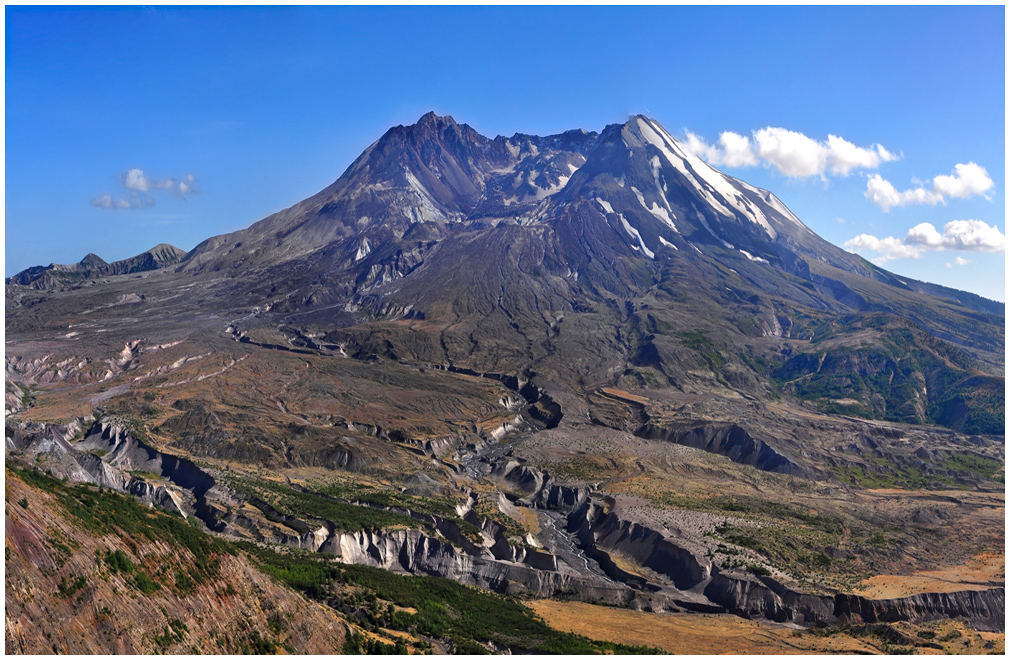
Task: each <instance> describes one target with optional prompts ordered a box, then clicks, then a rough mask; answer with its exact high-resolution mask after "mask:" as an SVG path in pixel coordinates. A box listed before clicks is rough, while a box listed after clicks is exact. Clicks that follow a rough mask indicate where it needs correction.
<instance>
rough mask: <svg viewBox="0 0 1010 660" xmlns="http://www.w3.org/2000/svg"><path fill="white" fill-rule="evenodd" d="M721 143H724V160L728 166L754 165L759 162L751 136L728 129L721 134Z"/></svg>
mask: <svg viewBox="0 0 1010 660" xmlns="http://www.w3.org/2000/svg"><path fill="white" fill-rule="evenodd" d="M719 143H720V144H721V145H722V154H723V156H722V162H723V163H724V164H725V165H727V166H728V167H753V166H754V165H757V164H758V159H757V156H756V155H754V151H753V150H752V149H751V145H750V138H748V137H747V136H746V135H739V134H737V133H733V132H732V131H726V132H724V133H723V134H722V135H720V136H719Z"/></svg>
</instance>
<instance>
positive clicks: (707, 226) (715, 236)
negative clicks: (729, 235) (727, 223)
mask: <svg viewBox="0 0 1010 660" xmlns="http://www.w3.org/2000/svg"><path fill="white" fill-rule="evenodd" d="M691 208H693V209H694V212H695V214H697V216H698V219H699V220H701V224H702V226H703V227H705V229H706V230H708V233H710V234H712V237H713V238H715V239H716V240H718V241H719V242H720V243H722V244H723V245H725V246H726V247H727V248H729V249H730V250H732V249H733V246H732V245H730V244H729V243H727V242H726V241H724V240H722V236H720V235H719V234H717V233H715V231H714V230H713V229H712V227H710V226H709V224H708V220H706V219H705V215H704V214H703V213H702V212H701V211H699V210H698V207H697V206H695V205H694V204H691ZM695 249H696V250H697V249H698V248H695ZM698 251H699V252H701V250H698Z"/></svg>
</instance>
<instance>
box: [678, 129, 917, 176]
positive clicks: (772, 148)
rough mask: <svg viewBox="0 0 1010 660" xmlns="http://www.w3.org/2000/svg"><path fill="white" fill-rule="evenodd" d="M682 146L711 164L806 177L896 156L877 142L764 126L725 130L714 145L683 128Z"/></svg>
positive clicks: (836, 172) (867, 167) (846, 172)
mask: <svg viewBox="0 0 1010 660" xmlns="http://www.w3.org/2000/svg"><path fill="white" fill-rule="evenodd" d="M684 146H685V147H686V148H687V149H688V150H690V151H692V152H693V153H695V154H696V155H698V156H699V157H701V158H703V159H704V160H706V161H708V162H709V163H711V164H712V165H726V166H727V167H753V166H756V165H761V164H763V165H765V166H768V167H774V168H775V169H777V170H778V171H779V172H781V173H782V174H784V175H786V176H788V177H794V178H805V177H811V176H819V177H821V178H824V176H825V174H832V175H835V176H848V175H849V174H851V173H852V172H853V171H854V170H860V169H864V170H874V169H877V168H878V167H880V164H881V163H886V162H889V161H893V160H898V158H899V156H898V155H897V154H895V153H893V152H891V151H888V150H887V149H885V148H884V147H883V146H881V145H879V144H874V145H871V146H869V147H860V146H857V145H855V144H853V143H852V142H849V141H848V140H846V139H845V138H841V137H838V136H837V135H829V136H828V139H827V140H824V141H821V140H815V139H813V138H811V137H807V136H806V135H804V134H803V133H799V132H797V131H791V130H789V129H786V128H778V127H773V126H767V127H765V128H762V129H760V130H757V131H753V133H752V135H751V136H746V135H740V134H738V133H734V132H732V131H725V132H723V133H722V134H721V135H720V136H719V141H718V143H717V144H711V145H710V144H708V143H706V142H705V140H703V139H702V138H701V137H699V136H698V135H696V134H694V133H692V132H690V131H686V138H685V140H684Z"/></svg>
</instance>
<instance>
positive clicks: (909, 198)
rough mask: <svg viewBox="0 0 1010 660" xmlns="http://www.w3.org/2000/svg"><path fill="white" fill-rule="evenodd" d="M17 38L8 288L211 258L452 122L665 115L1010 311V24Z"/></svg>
mask: <svg viewBox="0 0 1010 660" xmlns="http://www.w3.org/2000/svg"><path fill="white" fill-rule="evenodd" d="M6 27H7V35H6V36H7V42H6V44H7V45H6V57H7V59H6V118H7V125H6V157H7V160H6V172H7V175H6V209H7V213H6V249H5V267H4V272H5V274H6V275H10V274H13V273H14V272H17V271H18V270H21V269H23V268H25V267H28V266H31V265H35V264H48V263H50V262H54V261H55V262H57V263H71V262H74V261H77V260H79V259H80V258H81V257H83V256H84V254H86V253H87V252H95V253H97V254H99V255H101V256H102V257H104V258H105V259H107V260H109V261H112V260H114V259H122V258H125V257H128V256H132V255H133V254H136V253H139V252H142V251H143V250H145V249H147V248H149V247H151V246H153V245H155V244H157V243H160V242H168V243H173V244H175V245H177V246H179V247H181V248H184V249H187V250H188V249H191V248H192V247H194V246H195V245H196V244H197V243H198V242H199V241H201V240H203V239H204V238H207V237H209V236H212V235H215V234H219V233H223V232H226V231H232V230H235V229H239V228H242V227H245V226H248V225H249V224H251V223H253V222H255V221H256V220H259V219H261V218H263V217H264V216H266V215H268V214H270V213H272V212H274V211H277V210H280V209H282V208H285V207H287V206H289V205H291V204H293V203H295V202H297V201H299V200H301V199H303V198H305V197H307V196H309V195H311V194H313V193H315V192H317V191H318V190H320V189H322V188H323V187H325V186H326V185H328V184H329V183H331V182H332V181H333V180H334V179H336V178H337V177H338V176H339V175H340V174H341V173H342V172H343V170H344V169H345V168H346V167H347V165H349V164H350V162H351V161H352V160H353V159H354V157H355V156H357V155H358V154H359V153H360V152H361V151H362V150H363V149H364V148H365V147H367V146H368V144H370V143H371V142H373V141H374V140H376V139H377V138H378V137H379V136H380V135H381V134H382V133H383V132H384V131H385V130H386V129H387V128H389V127H390V126H393V125H396V124H409V123H413V122H414V121H416V119H417V118H418V117H420V116H421V115H422V114H423V113H425V112H426V111H428V110H435V111H436V112H437V113H439V114H451V115H452V116H453V117H455V118H456V119H457V120H458V121H460V122H466V123H468V124H470V125H471V126H473V127H474V128H476V129H477V130H478V131H480V132H481V133H483V134H485V135H487V136H489V137H493V136H494V135H496V134H499V133H501V134H505V135H511V134H512V133H514V132H517V131H519V132H525V133H536V134H541V135H543V134H548V133H553V132H559V131H563V130H566V129H569V128H575V127H580V128H586V129H589V130H600V129H601V128H602V127H603V126H605V125H606V124H609V123H615V122H622V121H624V120H625V119H626V118H627V117H628V115H631V114H637V113H644V114H647V115H649V116H651V117H654V118H656V119H658V120H659V121H660V123H662V124H663V125H664V126H666V128H667V129H668V130H669V131H670V132H671V133H673V134H674V135H675V136H678V137H681V136H683V137H685V138H686V137H687V133H688V132H690V133H692V134H694V135H695V136H697V138H698V141H697V142H696V145H698V144H704V145H707V147H710V149H709V150H708V151H707V152H706V154H707V156H708V157H709V158H710V160H713V161H715V162H719V163H721V164H720V165H719V167H720V168H721V169H723V170H724V171H726V172H727V173H729V174H731V175H733V176H737V177H739V178H741V179H743V180H745V181H748V182H750V183H752V184H754V185H758V186H761V187H764V188H767V189H769V190H772V191H773V192H775V193H776V194H777V195H778V196H779V197H780V198H781V199H782V200H783V201H784V202H785V203H786V204H787V205H788V206H789V207H790V208H791V209H792V210H793V211H794V212H795V213H796V215H798V216H799V217H800V218H801V219H802V220H803V221H804V222H806V223H807V224H808V225H809V226H810V227H811V228H812V229H814V231H816V232H818V233H819V234H821V235H822V236H824V237H825V238H826V239H828V240H830V241H831V242H833V243H835V244H838V245H843V244H846V243H849V246H850V248H851V249H856V248H859V249H861V250H862V252H861V253H862V254H864V256H867V257H868V258H873V259H876V260H878V262H879V263H882V264H883V265H884V266H885V267H886V268H888V269H890V270H892V271H894V272H896V273H899V274H902V275H906V276H909V277H914V278H919V279H923V280H928V281H933V282H939V283H941V284H945V285H948V286H953V287H957V288H961V289H966V290H969V291H974V292H976V293H979V294H982V295H985V296H987V297H990V298H995V299H998V300H1004V296H1005V290H1004V272H1005V254H1004V252H1003V250H1004V249H1005V248H1004V243H1005V239H1004V238H1003V237H1004V236H1005V233H1006V225H1005V187H1004V180H1005V178H1004V160H1005V136H1004V116H1005V105H1004V92H1005V88H1004V80H1005V71H1004V52H1005V47H1004V39H1005V34H1004V8H1003V7H975V8H961V7H954V8H951V7H926V8H921V7H898V8H872V7H871V8H867V7H842V8H792V7H780V8H771V9H769V8H756V7H733V8H689V7H651V8H650V7H646V8H607V7H591V8H585V7H580V8H552V7H540V8H537V7H534V8H517V7H516V8H513V7H499V8H470V7H447V8H446V7H443V8H426V7H406V8H404V7H401V8H368V7H363V8H354V7H350V8H342V7H317V8H268V7H262V8H256V7H254V8H199V7H194V8H158V7H155V8H150V7H149V8H125V7H123V8H120V7H114V8H99V9H93V8H69V9H67V8H12V7H7V8H6ZM724 134H727V137H725V138H724V139H723V141H722V142H721V141H720V139H721V136H723V135H724ZM734 136H736V142H734V141H733V138H734ZM829 136H836V138H841V139H842V140H844V141H845V142H844V143H841V142H839V141H837V140H835V141H834V142H832V143H830V144H829V142H828V140H829ZM741 138H747V141H746V143H743V144H745V146H746V148H745V149H743V150H742V151H741V150H740V149H737V150H735V151H734V150H733V149H730V150H729V151H727V150H726V149H724V148H720V147H721V145H731V146H732V145H737V147H739V146H740V144H741ZM846 144H848V145H849V146H848V147H846ZM876 145H880V146H881V147H882V148H883V150H881V149H878V148H877V146H876ZM958 165H961V166H962V167H961V168H960V169H957V166H958ZM131 171H133V173H132V174H129V173H130V172H131ZM938 176H939V177H940V179H937V177H938ZM190 177H192V178H190ZM888 186H889V187H888ZM885 207H887V208H888V210H887V211H886V212H885ZM957 221H960V222H957ZM969 221H974V222H969ZM923 223H928V224H929V225H931V228H930V227H924V226H923ZM948 223H954V224H952V225H948ZM993 226H995V229H994V228H993ZM913 228H916V229H915V230H913ZM930 229H932V231H930ZM910 230H913V231H912V232H911V233H910ZM857 237H860V238H857Z"/></svg>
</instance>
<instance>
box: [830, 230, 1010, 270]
mask: <svg viewBox="0 0 1010 660" xmlns="http://www.w3.org/2000/svg"><path fill="white" fill-rule="evenodd" d="M844 246H845V247H846V248H848V249H849V251H851V252H859V251H861V250H865V251H869V252H876V253H878V254H879V256H878V257H876V258H875V259H873V262H874V263H877V264H881V263H883V262H886V261H890V260H891V259H918V258H919V256H920V255H921V254H922V253H923V252H925V251H927V250H957V251H959V252H1005V251H1006V236H1004V235H1003V233H1002V232H1001V231H1000V230H999V227H997V226H996V225H992V226H989V225H987V224H986V223H984V222H982V221H981V220H951V221H950V222H948V223H947V224H945V225H944V226H943V233H942V234H941V233H940V232H939V231H937V229H936V227H934V226H933V225H931V224H930V223H928V222H923V223H920V224H918V225H916V226H914V227H912V228H911V229H909V230H908V233H907V234H906V235H905V239H904V240H900V239H897V238H895V237H893V236H888V237H887V238H877V237H876V236H872V235H870V234H860V235H859V236H856V237H855V238H852V239H850V240H848V241H846V242H845V243H844ZM955 262H956V263H957V265H959V266H964V265H965V264H968V263H969V260H968V259H964V258H963V257H960V256H958V257H957V258H956V259H955ZM948 265H949V264H948Z"/></svg>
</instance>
